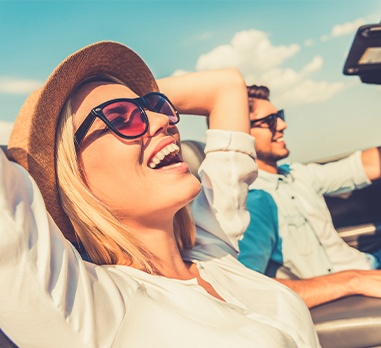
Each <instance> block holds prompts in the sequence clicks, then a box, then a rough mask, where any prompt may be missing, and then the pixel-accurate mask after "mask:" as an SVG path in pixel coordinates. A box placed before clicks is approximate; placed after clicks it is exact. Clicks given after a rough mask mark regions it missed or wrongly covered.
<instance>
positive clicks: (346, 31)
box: [320, 18, 366, 42]
mask: <svg viewBox="0 0 381 348" xmlns="http://www.w3.org/2000/svg"><path fill="white" fill-rule="evenodd" d="M365 23H366V21H365V19H363V18H357V19H355V20H353V21H351V22H345V23H342V24H336V25H334V26H333V27H332V29H331V32H330V33H329V34H325V35H322V36H321V37H320V41H321V42H326V41H328V40H330V39H333V38H337V37H340V36H345V35H354V34H355V32H356V31H357V29H358V28H359V27H360V26H361V25H363V24H365Z"/></svg>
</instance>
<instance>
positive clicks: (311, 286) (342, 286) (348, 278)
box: [275, 270, 381, 308]
mask: <svg viewBox="0 0 381 348" xmlns="http://www.w3.org/2000/svg"><path fill="white" fill-rule="evenodd" d="M275 280H277V281H278V282H280V283H282V284H283V285H286V286H287V287H289V288H290V289H292V290H293V291H295V292H296V293H297V294H298V295H299V296H300V297H301V298H302V299H303V301H304V302H305V303H306V305H307V307H308V308H311V307H315V306H318V305H320V304H323V303H326V302H330V301H333V300H337V299H339V298H342V297H345V296H350V295H363V296H370V297H379V298H381V271H360V270H351V271H343V272H337V273H334V274H328V275H323V276H319V277H314V278H310V279H298V280H289V279H278V278H275Z"/></svg>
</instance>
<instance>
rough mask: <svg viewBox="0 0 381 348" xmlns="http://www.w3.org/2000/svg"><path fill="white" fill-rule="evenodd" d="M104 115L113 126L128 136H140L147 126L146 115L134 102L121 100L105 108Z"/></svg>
mask: <svg viewBox="0 0 381 348" xmlns="http://www.w3.org/2000/svg"><path fill="white" fill-rule="evenodd" d="M102 111H103V115H104V116H106V118H107V120H108V121H110V123H111V124H112V126H113V127H114V128H115V129H116V130H117V131H118V132H119V133H121V134H123V135H126V136H139V135H141V134H143V133H144V132H145V130H146V128H147V124H146V122H145V121H146V118H145V115H144V114H143V113H142V112H141V110H140V108H139V107H138V106H137V105H135V104H134V103H131V102H128V101H119V102H115V103H112V104H109V105H107V106H105V107H104V108H103V110H102Z"/></svg>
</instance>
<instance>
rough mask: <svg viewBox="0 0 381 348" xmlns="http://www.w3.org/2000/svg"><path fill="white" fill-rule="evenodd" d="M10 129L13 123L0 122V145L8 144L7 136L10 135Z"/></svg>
mask: <svg viewBox="0 0 381 348" xmlns="http://www.w3.org/2000/svg"><path fill="white" fill-rule="evenodd" d="M12 127H13V123H11V122H5V121H0V145H5V144H8V140H9V135H10V134H11V130H12Z"/></svg>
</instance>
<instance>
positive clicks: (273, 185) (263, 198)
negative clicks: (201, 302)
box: [238, 85, 381, 307]
mask: <svg viewBox="0 0 381 348" xmlns="http://www.w3.org/2000/svg"><path fill="white" fill-rule="evenodd" d="M269 95H270V91H269V89H268V88H267V87H264V86H256V85H253V86H250V87H248V96H249V105H250V120H251V134H252V135H253V136H254V137H255V138H256V145H255V147H256V152H257V164H258V167H259V175H258V178H257V180H256V181H255V182H254V183H253V184H252V185H251V186H250V191H249V196H248V201H247V205H248V209H249V211H250V215H251V223H250V225H249V228H248V229H247V231H246V232H245V234H244V236H243V238H242V240H241V241H240V244H239V247H240V253H239V255H238V259H239V260H240V261H241V262H242V263H243V264H245V265H246V266H247V267H249V268H251V269H254V270H256V271H258V272H261V273H264V274H266V275H268V276H271V277H275V278H276V273H277V269H278V268H279V266H284V267H282V268H283V269H286V270H287V272H289V274H291V278H299V279H279V278H276V279H277V280H278V281H279V282H281V283H283V284H285V285H287V286H289V287H290V288H292V289H293V290H294V291H295V292H297V293H298V294H299V295H300V296H301V297H302V298H303V299H304V301H305V302H306V304H307V305H308V306H309V307H313V306H316V305H319V304H321V303H324V302H328V301H332V300H334V299H337V298H340V297H344V296H348V295H353V294H361V295H365V296H374V297H381V272H380V271H378V270H377V269H379V268H380V266H381V252H376V253H374V254H368V253H363V252H360V251H359V250H357V249H355V248H352V247H350V246H349V245H347V244H346V243H345V242H344V241H343V240H342V239H341V238H340V236H339V235H338V233H337V231H336V230H335V228H334V225H333V223H332V219H331V215H330V212H329V210H328V207H327V205H326V203H325V200H324V197H323V195H325V194H333V193H334V194H338V193H344V192H350V191H352V190H356V189H361V188H364V187H366V186H368V185H370V184H371V181H372V180H376V179H379V178H380V177H381V164H380V158H381V149H380V148H372V149H368V150H365V151H362V152H360V151H358V152H355V153H354V154H352V155H350V156H348V157H347V158H344V159H342V160H339V161H337V162H334V163H329V164H325V165H319V164H308V165H303V164H300V163H293V164H291V165H280V166H278V161H279V160H281V159H284V158H286V157H287V156H288V154H289V150H288V149H287V146H286V143H285V141H284V138H283V134H284V131H285V129H286V128H287V124H286V122H285V118H284V112H283V110H277V109H276V108H275V106H274V105H273V104H271V102H270V99H269ZM289 278H290V277H289Z"/></svg>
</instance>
